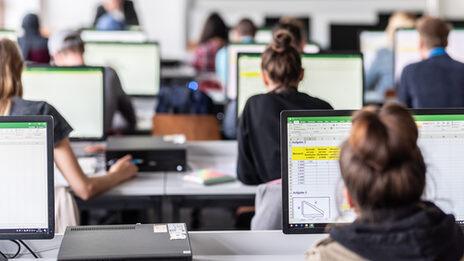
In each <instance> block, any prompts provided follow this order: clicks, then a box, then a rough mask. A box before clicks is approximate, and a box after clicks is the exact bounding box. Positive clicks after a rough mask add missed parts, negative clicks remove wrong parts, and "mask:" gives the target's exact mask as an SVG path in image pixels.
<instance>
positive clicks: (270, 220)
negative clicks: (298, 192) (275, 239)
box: [251, 183, 282, 230]
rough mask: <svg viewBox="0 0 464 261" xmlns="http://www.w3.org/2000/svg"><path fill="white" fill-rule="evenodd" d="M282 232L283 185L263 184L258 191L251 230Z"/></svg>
mask: <svg viewBox="0 0 464 261" xmlns="http://www.w3.org/2000/svg"><path fill="white" fill-rule="evenodd" d="M279 229H280V230H282V184H267V183H266V184H261V185H259V186H258V188H257V189H256V197H255V216H254V217H253V219H252V220H251V230H279Z"/></svg>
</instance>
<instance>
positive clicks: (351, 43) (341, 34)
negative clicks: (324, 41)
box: [330, 23, 384, 51]
mask: <svg viewBox="0 0 464 261" xmlns="http://www.w3.org/2000/svg"><path fill="white" fill-rule="evenodd" d="M383 29H384V28H380V27H379V26H378V25H370V24H346V23H343V24H331V25H330V50H332V51H358V50H359V33H360V32H362V31H365V30H383Z"/></svg>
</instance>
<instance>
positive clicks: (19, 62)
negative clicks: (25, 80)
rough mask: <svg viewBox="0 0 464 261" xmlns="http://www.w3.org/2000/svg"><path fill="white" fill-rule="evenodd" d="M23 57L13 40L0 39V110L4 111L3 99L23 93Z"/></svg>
mask: <svg viewBox="0 0 464 261" xmlns="http://www.w3.org/2000/svg"><path fill="white" fill-rule="evenodd" d="M23 66H24V63H23V59H22V57H21V54H20V52H19V49H18V46H17V45H16V43H15V42H13V41H11V40H9V39H6V38H4V39H1V40H0V112H2V113H3V112H4V109H5V108H4V107H3V106H4V105H5V102H4V101H5V100H8V99H11V98H13V97H15V96H22V95H23V88H22V84H21V74H22V71H23Z"/></svg>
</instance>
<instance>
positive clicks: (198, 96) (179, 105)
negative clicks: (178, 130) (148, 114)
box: [156, 86, 213, 114]
mask: <svg viewBox="0 0 464 261" xmlns="http://www.w3.org/2000/svg"><path fill="white" fill-rule="evenodd" d="M156 113H174V114H212V113H213V100H212V99H211V98H210V97H209V96H208V95H207V94H205V93H204V92H202V91H201V90H199V89H198V88H189V87H185V86H170V87H168V86H163V87H161V88H160V92H159V97H158V105H157V107H156Z"/></svg>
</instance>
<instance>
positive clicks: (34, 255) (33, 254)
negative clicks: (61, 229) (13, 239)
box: [18, 240, 39, 258]
mask: <svg viewBox="0 0 464 261" xmlns="http://www.w3.org/2000/svg"><path fill="white" fill-rule="evenodd" d="M18 241H19V243H21V244H23V246H24V247H25V248H26V249H27V250H28V251H29V252H30V253H31V255H32V256H33V257H34V258H39V257H38V256H37V255H36V254H35V253H34V251H32V249H31V248H30V247H29V246H28V245H26V243H24V242H23V241H22V240H18Z"/></svg>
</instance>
